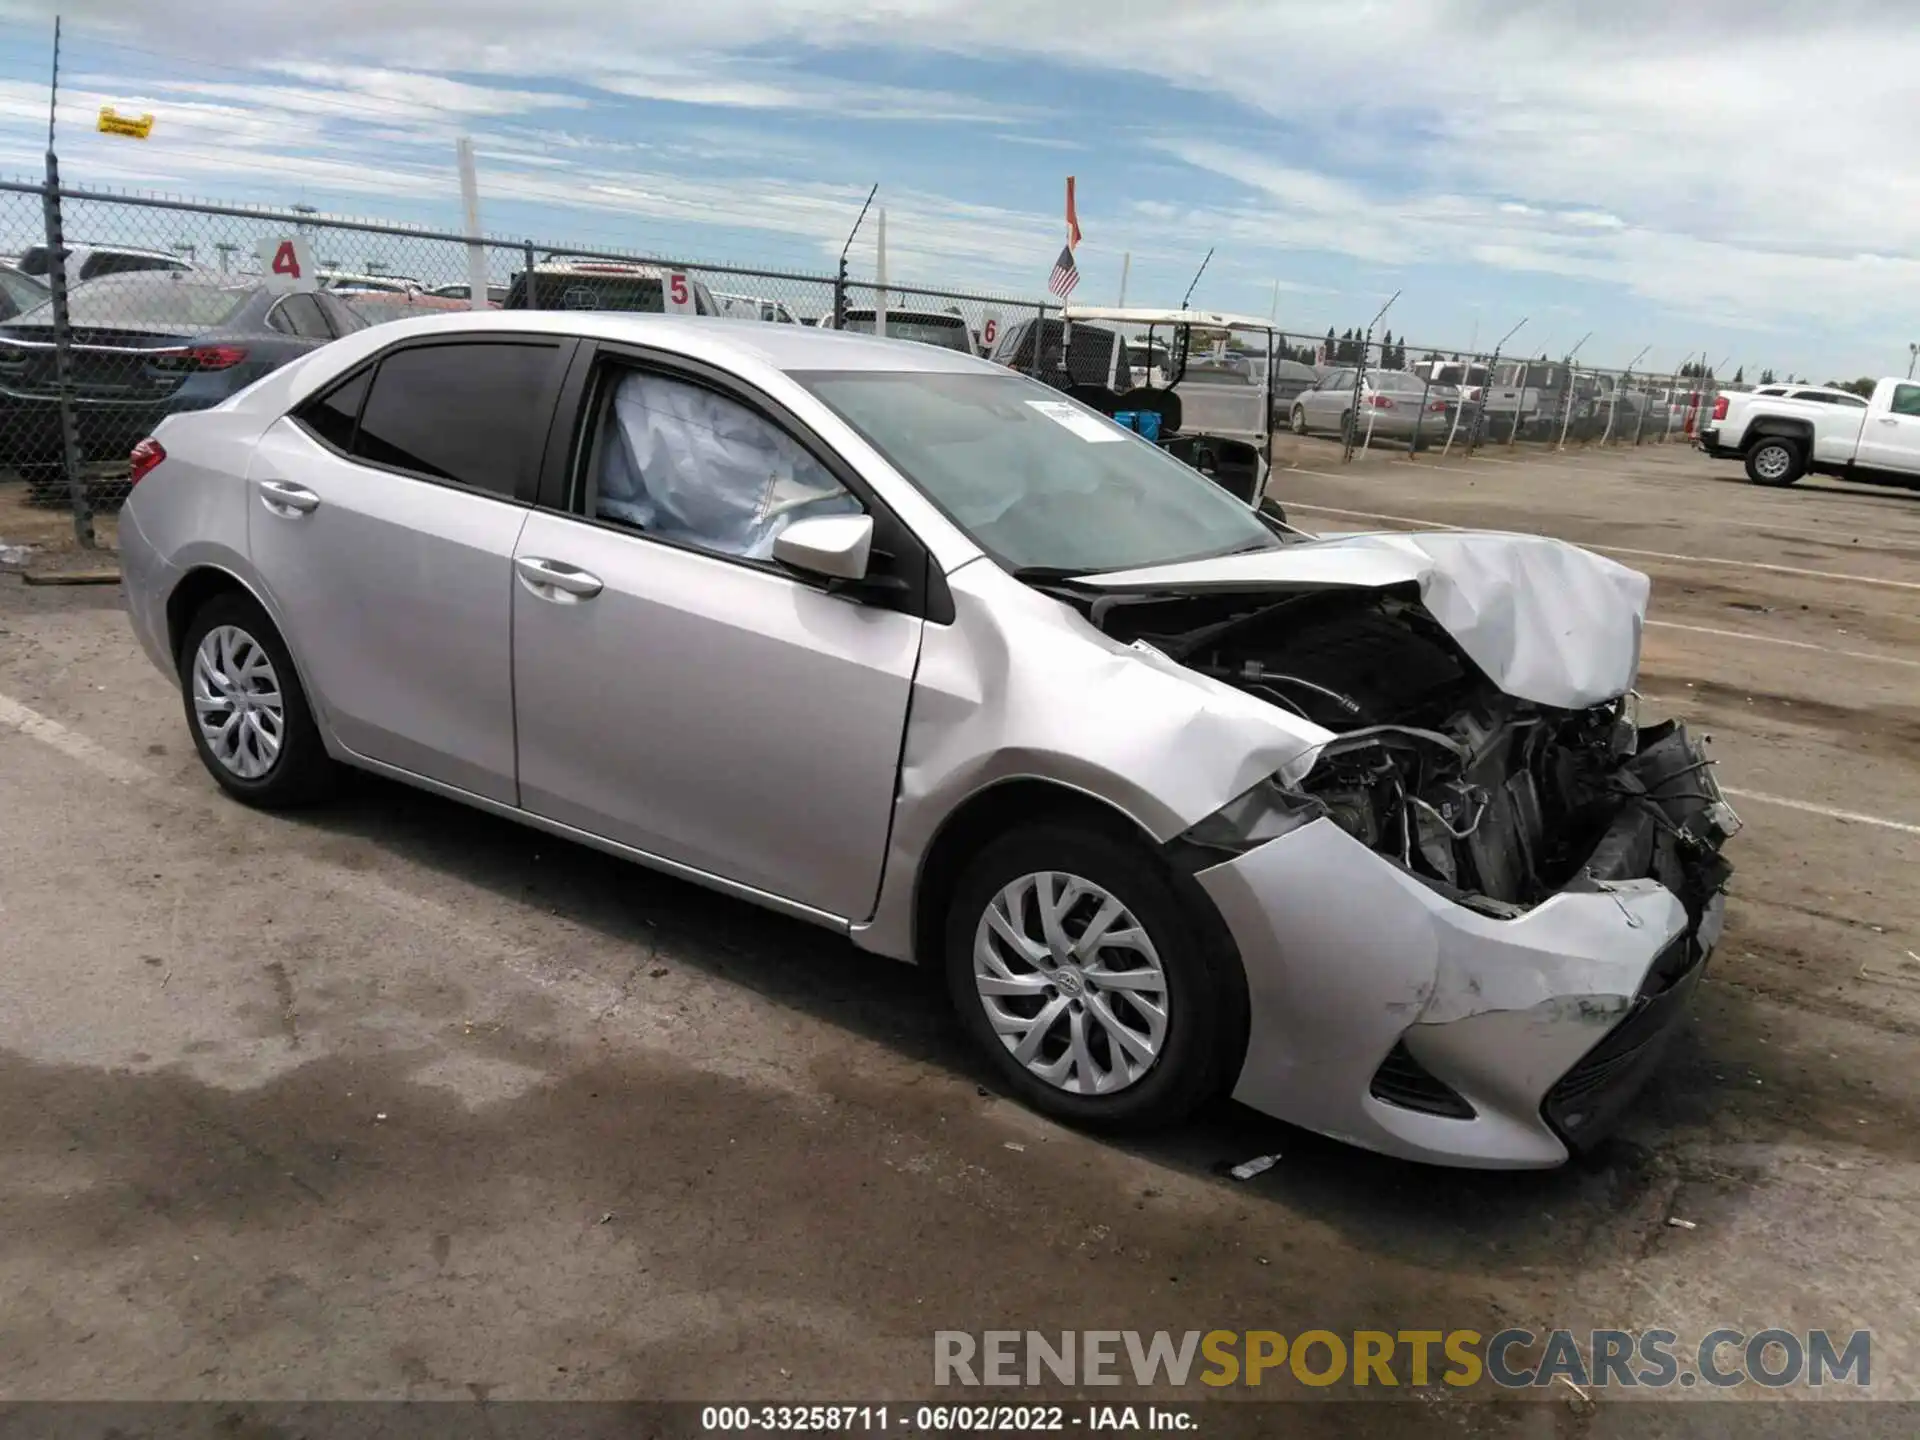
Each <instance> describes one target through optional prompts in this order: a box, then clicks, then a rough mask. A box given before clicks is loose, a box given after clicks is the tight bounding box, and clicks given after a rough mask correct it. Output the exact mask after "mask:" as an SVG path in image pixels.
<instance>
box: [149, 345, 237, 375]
mask: <svg viewBox="0 0 1920 1440" xmlns="http://www.w3.org/2000/svg"><path fill="white" fill-rule="evenodd" d="M246 358H247V348H246V346H244V345H196V346H194V347H193V348H192V349H190V350H162V351H160V352H158V353H157V354H155V355H154V356H153V357H152V358H151V359H150V360H148V362H147V363H148V364H149V365H151V366H153V368H154V369H156V370H230V369H232V368H233V367H234V366H235V365H238V364H239V363H240V362H241V361H242V360H244V359H246Z"/></svg>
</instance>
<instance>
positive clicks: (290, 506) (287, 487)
mask: <svg viewBox="0 0 1920 1440" xmlns="http://www.w3.org/2000/svg"><path fill="white" fill-rule="evenodd" d="M260 503H261V504H263V505H265V506H266V507H267V509H269V510H271V511H273V513H274V514H276V515H310V514H312V513H313V512H314V511H315V510H318V509H319V508H320V497H319V496H318V495H316V494H314V493H313V491H311V490H309V489H307V488H306V486H304V485H295V484H292V483H291V482H289V481H286V480H262V481H261V482H260Z"/></svg>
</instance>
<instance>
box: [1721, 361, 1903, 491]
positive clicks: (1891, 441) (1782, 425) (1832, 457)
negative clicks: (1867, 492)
mask: <svg viewBox="0 0 1920 1440" xmlns="http://www.w3.org/2000/svg"><path fill="white" fill-rule="evenodd" d="M1770 388H1774V389H1778V388H1780V387H1778V386H1775V387H1770ZM1700 448H1701V449H1703V450H1705V451H1706V452H1707V453H1708V454H1709V455H1715V456H1719V457H1721V458H1724V459H1735V460H1744V461H1746V463H1747V478H1748V479H1750V480H1752V481H1753V483H1754V484H1756V485H1791V484H1793V482H1794V481H1796V480H1798V479H1799V478H1800V477H1801V476H1802V475H1807V474H1814V475H1835V476H1839V477H1840V478H1842V479H1845V480H1862V481H1866V482H1868V483H1871V484H1876V485H1905V486H1910V487H1913V488H1915V489H1920V381H1913V380H1906V379H1902V378H1901V377H1899V376H1891V377H1889V378H1887V379H1885V380H1882V381H1880V382H1879V383H1878V384H1876V385H1875V386H1874V387H1873V398H1872V399H1870V400H1862V399H1861V398H1860V397H1859V396H1858V395H1853V394H1850V393H1848V392H1847V391H1845V390H1830V389H1827V388H1825V387H1824V386H1817V385H1799V386H1792V387H1788V388H1787V389H1786V392H1785V393H1784V394H1778V395H1768V394H1761V393H1759V392H1754V393H1752V394H1735V393H1724V392H1723V393H1722V394H1721V395H1720V396H1719V398H1718V399H1716V400H1715V401H1714V403H1713V419H1712V420H1710V421H1709V422H1708V423H1707V424H1706V426H1705V427H1704V428H1703V429H1702V430H1701V432H1700Z"/></svg>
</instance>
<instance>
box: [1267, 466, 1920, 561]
mask: <svg viewBox="0 0 1920 1440" xmlns="http://www.w3.org/2000/svg"><path fill="white" fill-rule="evenodd" d="M1281 473H1282V474H1287V473H1289V472H1287V471H1282V472H1281ZM1291 473H1294V474H1298V475H1319V476H1322V477H1323V478H1325V479H1328V480H1349V479H1351V478H1353V477H1352V476H1349V475H1329V474H1327V472H1326V471H1324V470H1296V471H1293V472H1291ZM1280 503H1281V504H1282V505H1284V506H1285V507H1286V510H1287V513H1288V514H1292V513H1293V512H1294V511H1295V510H1305V511H1307V512H1308V513H1310V514H1314V515H1345V516H1347V517H1349V518H1351V519H1355V520H1385V521H1387V522H1388V523H1389V524H1393V525H1418V526H1420V527H1422V528H1423V529H1427V530H1466V529H1469V528H1473V527H1469V526H1466V525H1449V524H1447V523H1446V522H1445V521H1444V520H1419V519H1415V518H1414V517H1413V516H1411V515H1382V514H1379V513H1377V512H1375V511H1372V510H1342V509H1339V508H1338V507H1336V506H1333V505H1307V504H1303V503H1301V502H1300V501H1297V500H1282V501H1281V502H1280ZM1508 533H1510V534H1518V535H1534V534H1538V533H1539V532H1538V531H1534V530H1518V531H1510V532H1508ZM1568 543H1570V544H1574V545H1578V546H1579V547H1580V548H1581V549H1582V550H1597V551H1598V552H1599V553H1600V554H1602V555H1633V556H1637V557H1639V558H1640V559H1643V560H1674V561H1678V562H1679V563H1681V564H1683V565H1725V566H1731V567H1732V568H1734V569H1737V570H1761V571H1765V572H1766V573H1767V574H1769V575H1798V576H1800V577H1802V578H1803V579H1808V580H1843V581H1846V582H1848V583H1850V584H1854V585H1881V586H1885V587H1886V588H1888V589H1890V590H1920V580H1886V579H1883V578H1881V577H1880V576H1878V575H1849V574H1847V573H1846V572H1845V571H1841V570H1803V569H1801V568H1800V567H1799V566H1797V565H1772V564H1769V563H1767V562H1766V561H1764V560H1725V559H1722V558H1720V557H1719V556H1717V555H1675V554H1673V553H1672V552H1671V551H1668V550H1634V549H1629V548H1628V547H1627V546H1625V545H1593V544H1589V543H1588V542H1587V541H1584V540H1574V541H1570V542H1568Z"/></svg>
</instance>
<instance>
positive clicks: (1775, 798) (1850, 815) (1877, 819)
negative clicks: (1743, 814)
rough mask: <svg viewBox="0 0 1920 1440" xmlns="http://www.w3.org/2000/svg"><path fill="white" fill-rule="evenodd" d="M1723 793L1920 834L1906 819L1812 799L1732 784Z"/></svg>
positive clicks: (1738, 798) (1810, 812)
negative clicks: (1844, 807) (1864, 813)
mask: <svg viewBox="0 0 1920 1440" xmlns="http://www.w3.org/2000/svg"><path fill="white" fill-rule="evenodd" d="M1720 790H1721V793H1722V794H1724V795H1731V796H1732V797H1733V798H1734V799H1736V800H1758V801H1759V802H1760V803H1761V804H1762V805H1780V806H1783V807H1785V808H1786V809H1788V810H1804V811H1805V812H1806V813H1807V814H1809V815H1824V816H1826V817H1827V819H1829V820H1846V821H1848V822H1850V823H1852V824H1855V825H1878V826H1879V827H1880V828H1881V829H1882V830H1898V831H1900V832H1901V833H1902V834H1904V835H1920V825H1910V824H1908V823H1907V822H1906V821H1905V820H1888V819H1886V818H1885V817H1884V816H1880V815H1862V814H1861V813H1860V812H1859V811H1857V810H1836V809H1835V808H1834V807H1833V806H1831V805H1815V804H1814V803H1813V802H1812V801H1810V800H1789V799H1787V798H1786V797H1785V796H1783V795H1765V794H1762V793H1761V792H1760V791H1758V790H1735V789H1733V788H1732V787H1730V786H1726V785H1723V786H1721V787H1720Z"/></svg>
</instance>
